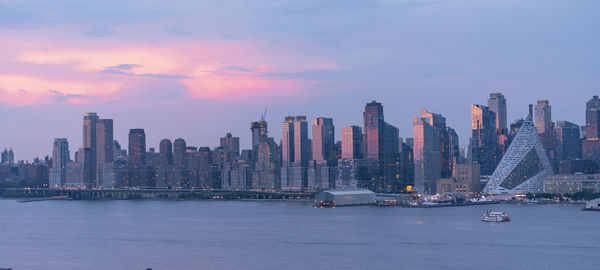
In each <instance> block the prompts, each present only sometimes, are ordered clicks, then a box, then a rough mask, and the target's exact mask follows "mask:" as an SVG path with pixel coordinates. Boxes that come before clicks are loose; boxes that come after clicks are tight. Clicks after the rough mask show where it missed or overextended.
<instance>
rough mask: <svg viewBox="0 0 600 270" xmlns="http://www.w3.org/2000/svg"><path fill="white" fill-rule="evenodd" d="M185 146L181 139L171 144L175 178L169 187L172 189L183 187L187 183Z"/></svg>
mask: <svg viewBox="0 0 600 270" xmlns="http://www.w3.org/2000/svg"><path fill="white" fill-rule="evenodd" d="M186 148H187V144H186V143H185V140H184V139H182V138H179V139H176V140H175V141H174V142H173V167H174V170H175V176H174V178H173V179H170V180H172V181H171V182H170V183H169V185H170V186H172V187H183V186H184V185H185V183H186V182H187V178H186V176H187V160H186Z"/></svg>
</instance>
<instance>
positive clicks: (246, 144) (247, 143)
mask: <svg viewBox="0 0 600 270" xmlns="http://www.w3.org/2000/svg"><path fill="white" fill-rule="evenodd" d="M496 92H497V91H494V92H489V93H488V97H489V96H490V95H494V94H497V93H496ZM499 93H500V94H503V93H501V92H499ZM504 96H505V97H506V95H504ZM589 98H590V97H588V99H589ZM506 99H507V100H508V103H509V106H508V115H511V113H510V112H511V109H512V107H511V106H510V101H511V100H510V98H506ZM588 99H586V100H585V101H584V102H583V103H586V104H587V101H588ZM592 99H593V97H592ZM482 101H483V100H482ZM540 101H543V102H546V101H547V100H537V101H536V102H540ZM365 103H368V102H365ZM365 103H363V104H365ZM481 103H482V104H483V102H481ZM381 104H382V105H384V107H385V104H383V102H381ZM530 104H536V103H533V102H532V103H530ZM471 105H477V106H483V105H478V104H477V103H474V104H470V105H469V106H471ZM580 105H581V104H580ZM363 106H364V105H363ZM534 106H535V105H534ZM553 106H554V103H553ZM0 108H1V107H0ZM521 109H523V108H521ZM422 110H423V109H420V111H422ZM523 111H524V112H525V111H526V107H525V108H524V109H523ZM553 111H554V113H556V111H555V110H553ZM90 113H91V114H93V116H94V117H96V118H97V121H98V123H101V124H102V123H104V121H110V125H111V127H110V129H114V136H113V137H114V140H116V141H118V142H119V143H120V144H121V145H124V147H125V148H124V149H127V141H128V135H127V134H128V133H129V131H130V130H131V129H136V128H134V127H121V128H120V129H117V128H112V125H113V121H114V122H116V123H117V124H115V126H118V123H119V122H120V119H114V118H111V117H105V114H103V113H98V112H85V113H84V114H83V115H84V121H85V119H86V118H87V117H88V116H87V115H88V114H90ZM559 113H560V112H559ZM387 114H388V113H386V115H387ZM581 114H582V115H583V116H582V117H583V118H584V121H583V123H579V122H576V121H572V120H570V119H556V117H554V118H553V119H556V120H554V121H552V122H553V123H556V122H559V121H567V122H571V123H575V124H576V125H578V126H580V127H582V126H585V124H586V123H585V117H586V113H585V111H584V112H583V113H581ZM99 115H102V117H103V118H107V119H99V118H98V116H99ZM307 115H311V114H309V113H304V114H302V117H306V121H307V122H310V123H312V122H313V120H316V119H318V118H323V117H325V118H331V119H332V120H333V123H334V127H335V130H336V131H334V134H335V140H334V141H335V142H338V141H341V140H342V129H343V128H346V127H350V126H356V125H358V126H361V127H362V126H363V124H364V123H362V120H364V119H361V121H356V122H357V123H356V124H354V123H351V124H350V125H347V126H340V124H339V123H338V122H337V120H336V119H337V118H336V117H335V116H331V115H327V116H318V114H313V115H317V116H315V117H314V118H311V117H308V116H307ZM414 115H417V113H416V112H415V113H414ZM526 116H527V114H523V115H522V116H520V117H518V118H514V119H512V120H510V118H509V119H508V124H512V123H514V122H515V121H517V120H519V119H524V118H525V117H526ZM262 117H263V115H262V114H260V115H259V116H257V117H255V119H253V120H251V121H249V123H250V122H257V121H262V120H260V119H261V118H262ZM468 117H471V113H470V114H469V116H468ZM78 118H79V119H78V121H79V122H81V116H79V117H78ZM270 118H273V116H272V115H269V119H270ZM283 118H285V117H283ZM388 118H390V117H389V116H388ZM265 121H266V122H267V123H268V122H270V121H268V120H267V119H265ZM387 121H388V120H387V118H386V122H387ZM391 121H392V122H393V121H394V119H391ZM282 122H285V121H273V122H272V123H270V124H269V126H270V128H271V129H278V130H281V127H282V125H283V124H282ZM448 122H449V123H457V121H452V120H451V119H448ZM466 122H467V124H468V125H469V130H468V131H467V132H465V131H464V130H459V132H457V133H458V135H459V141H460V149H463V150H465V151H466V150H467V148H468V146H469V139H470V138H471V137H472V134H471V130H470V129H471V128H472V120H468V121H466ZM79 124H80V123H78V125H79ZM278 125H279V126H278ZM457 126H461V124H457ZM80 128H81V127H79V129H80ZM243 128H244V129H245V130H244V131H243V132H244V133H243V134H237V133H232V132H229V131H226V132H225V134H233V135H234V136H236V137H238V138H239V141H240V143H239V144H240V146H239V147H240V149H252V148H253V147H252V144H251V143H252V130H251V128H248V125H247V124H246V125H245V126H244V127H243ZM139 129H143V130H145V131H146V133H148V131H150V132H152V130H150V129H148V128H143V127H140V128H139ZM158 129H159V130H160V127H159V128H158ZM236 129H237V130H239V129H240V128H239V127H233V126H231V128H229V129H227V128H225V130H236ZM398 129H399V135H400V138H403V139H406V138H413V137H414V135H413V132H407V131H408V130H410V131H413V127H412V123H411V125H410V126H409V127H408V128H407V127H399V128H398ZM119 130H126V132H125V134H124V136H123V134H118V133H117V131H119ZM312 130H313V128H312V125H311V126H310V128H308V138H309V139H312V138H313V132H312ZM79 132H81V130H79ZM84 132H85V129H84ZM94 132H95V129H94ZM403 134H407V136H402V135H403ZM269 135H270V136H272V137H273V138H274V139H275V141H276V142H277V143H278V144H279V142H280V140H281V139H282V136H281V133H280V132H273V130H271V132H270V134H269ZM146 136H147V138H148V137H151V138H152V139H153V141H150V142H148V141H149V140H148V139H146V142H147V149H149V148H155V149H159V148H160V142H161V141H162V140H163V139H170V140H175V139H177V138H183V139H185V140H186V141H188V140H190V141H194V140H193V139H194V138H193V137H192V138H186V137H183V136H178V135H174V136H173V137H167V138H157V137H156V135H154V136H148V134H146ZM221 136H223V134H220V135H217V136H216V137H215V138H208V140H209V141H211V142H210V143H206V144H189V145H193V146H197V147H204V146H206V147H210V148H212V147H215V146H218V145H219V140H220V139H219V138H221ZM94 137H95V136H94ZM56 138H67V140H68V141H69V142H70V144H71V147H73V149H74V150H73V153H72V154H75V152H76V150H77V149H78V148H74V147H83V145H81V143H79V141H81V136H79V135H75V134H59V135H58V136H57V137H55V138H52V139H51V140H50V141H51V142H53V141H54V140H55V139H56ZM154 140H156V143H154ZM203 141H205V140H203ZM84 143H85V133H84ZM51 144H52V143H50V145H51ZM95 144H97V143H96V142H95ZM0 147H3V148H2V149H4V148H7V149H9V148H11V149H13V151H15V156H16V157H15V158H14V160H15V162H16V161H21V160H23V161H32V160H33V159H34V158H43V157H45V156H46V155H48V156H51V155H52V147H47V148H49V150H48V151H47V153H46V152H44V150H41V151H40V153H39V154H35V150H33V151H32V152H31V153H33V154H32V155H33V156H31V158H29V159H24V158H20V156H19V154H20V153H18V151H16V150H15V147H13V146H12V145H11V144H6V145H0ZM309 148H312V144H311V145H309ZM111 149H112V148H111ZM93 151H94V150H92V152H93ZM95 155H97V154H95V153H93V156H95ZM92 159H94V160H95V158H92Z"/></svg>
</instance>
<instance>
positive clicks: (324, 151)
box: [312, 117, 335, 164]
mask: <svg viewBox="0 0 600 270" xmlns="http://www.w3.org/2000/svg"><path fill="white" fill-rule="evenodd" d="M334 132H335V131H334V126H333V119H331V118H325V117H319V118H317V119H315V123H314V125H313V138H312V159H313V160H315V161H317V163H321V164H325V163H327V162H328V161H330V160H332V159H333V146H334V144H335V133H334Z"/></svg>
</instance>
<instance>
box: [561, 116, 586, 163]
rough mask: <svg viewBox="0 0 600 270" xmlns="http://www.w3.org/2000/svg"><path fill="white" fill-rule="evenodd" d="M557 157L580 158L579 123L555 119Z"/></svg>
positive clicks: (566, 158)
mask: <svg viewBox="0 0 600 270" xmlns="http://www.w3.org/2000/svg"><path fill="white" fill-rule="evenodd" d="M555 130H556V131H555V134H556V136H557V144H558V145H557V146H558V147H557V148H558V149H557V152H558V153H557V159H561V160H570V159H578V158H581V139H580V135H579V131H580V129H579V125H576V124H573V123H571V122H569V121H556V127H555Z"/></svg>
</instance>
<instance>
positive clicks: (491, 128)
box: [469, 104, 500, 175]
mask: <svg viewBox="0 0 600 270" xmlns="http://www.w3.org/2000/svg"><path fill="white" fill-rule="evenodd" d="M471 132H472V133H471V140H470V144H469V157H470V161H471V162H473V163H478V164H479V166H480V168H481V174H482V175H491V174H492V173H493V172H494V169H495V168H496V165H497V164H498V161H499V160H500V158H499V157H498V155H499V153H500V152H499V151H498V150H499V149H498V134H497V132H496V114H495V113H494V112H492V111H491V110H490V109H489V108H488V107H486V106H482V105H477V104H472V105H471Z"/></svg>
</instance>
